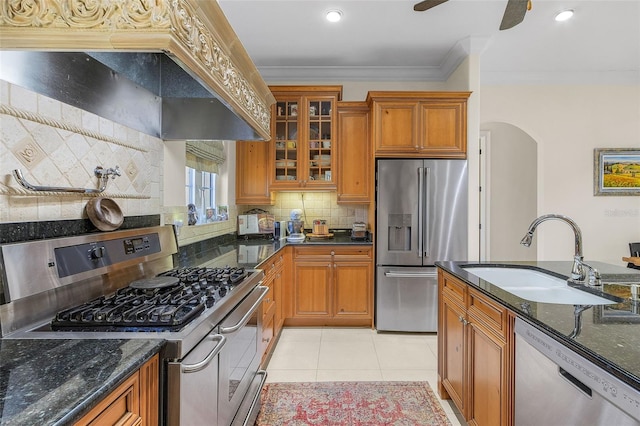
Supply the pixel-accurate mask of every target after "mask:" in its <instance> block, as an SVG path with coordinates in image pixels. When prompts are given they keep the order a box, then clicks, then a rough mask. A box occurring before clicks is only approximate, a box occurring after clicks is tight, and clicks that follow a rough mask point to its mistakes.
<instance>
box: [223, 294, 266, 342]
mask: <svg viewBox="0 0 640 426" xmlns="http://www.w3.org/2000/svg"><path fill="white" fill-rule="evenodd" d="M260 284H262V282H260ZM260 284H258V286H257V287H256V290H260V291H262V294H261V295H260V296H259V297H258V300H257V301H256V302H255V303H254V304H253V306H251V308H250V309H249V310H248V311H247V313H246V314H244V316H243V317H242V318H241V319H240V321H238V323H237V324H236V325H233V326H231V327H220V333H222V334H229V333H233V332H234V331H238V330H240V329H241V328H242V327H244V325H245V324H246V323H247V322H249V319H251V316H252V315H253V313H254V312H255V311H256V310H257V309H258V308H259V307H260V304H261V303H262V299H264V298H265V296H266V295H267V293H268V292H269V287H266V286H263V285H260ZM254 291H255V290H254Z"/></svg>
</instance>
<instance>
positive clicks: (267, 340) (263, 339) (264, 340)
mask: <svg viewBox="0 0 640 426" xmlns="http://www.w3.org/2000/svg"><path fill="white" fill-rule="evenodd" d="M269 340H271V339H268V338H267V339H265V338H262V341H263V342H265V343H269Z"/></svg>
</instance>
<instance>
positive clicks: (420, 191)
mask: <svg viewBox="0 0 640 426" xmlns="http://www.w3.org/2000/svg"><path fill="white" fill-rule="evenodd" d="M423 197H424V167H418V257H422V245H423V242H424V241H423V235H422V234H423V228H422V227H423V225H424V220H423V218H422V215H423V213H424V212H423V205H424V198H423Z"/></svg>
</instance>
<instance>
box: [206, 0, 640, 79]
mask: <svg viewBox="0 0 640 426" xmlns="http://www.w3.org/2000/svg"><path fill="white" fill-rule="evenodd" d="M218 1H219V4H220V6H221V7H222V9H223V11H224V13H225V15H226V16H227V18H228V20H229V22H230V23H231V25H232V26H233V28H234V29H235V31H236V33H237V34H238V37H239V38H240V40H241V42H242V44H243V45H244V47H245V49H246V50H247V52H248V53H249V55H250V56H251V58H252V59H253V61H254V63H255V64H256V66H257V67H258V69H259V71H260V73H261V74H262V76H263V78H264V79H265V80H266V81H267V82H269V83H271V82H277V81H295V80H302V81H319V80H320V81H337V82H338V81H354V80H360V81H367V80H369V81H374V80H375V81H404V80H411V81H444V80H446V79H447V78H448V76H449V75H450V74H451V72H452V71H453V70H455V68H456V67H457V66H458V65H459V64H460V62H461V61H462V60H463V59H464V58H465V57H466V56H467V55H468V54H470V53H472V54H479V55H480V70H481V81H482V83H500V82H509V83H511V82H514V83H515V82H520V83H634V84H637V83H640V0H620V1H616V0H532V5H533V8H532V10H531V11H529V12H527V14H526V16H525V19H524V21H523V22H522V23H521V24H519V25H517V26H516V27H514V28H512V29H509V30H505V31H500V30H499V29H498V27H499V26H500V21H501V20H502V15H503V13H504V8H505V6H506V0H449V1H448V2H446V3H443V4H441V5H439V6H437V7H435V8H433V9H431V10H428V11H425V12H414V11H413V4H414V3H416V2H417V1H418V0H415V1H413V0H386V1H377V0H324V1H316V0H218ZM334 8H335V9H340V10H342V12H343V19H342V21H340V22H339V23H334V24H332V23H329V22H328V21H326V20H325V18H324V13H325V12H326V11H327V10H329V9H334ZM567 8H570V9H574V10H575V15H574V17H573V18H572V19H571V20H570V21H567V22H562V23H558V22H555V21H554V19H553V17H554V16H555V14H556V13H557V12H558V11H560V10H563V9H567Z"/></svg>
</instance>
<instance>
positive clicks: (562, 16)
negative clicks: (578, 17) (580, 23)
mask: <svg viewBox="0 0 640 426" xmlns="http://www.w3.org/2000/svg"><path fill="white" fill-rule="evenodd" d="M572 16H573V10H571V9H569V10H563V11H562V12H560V13H558V14H557V15H556V21H558V22H562V21H566V20H567V19H571V17H572Z"/></svg>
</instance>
